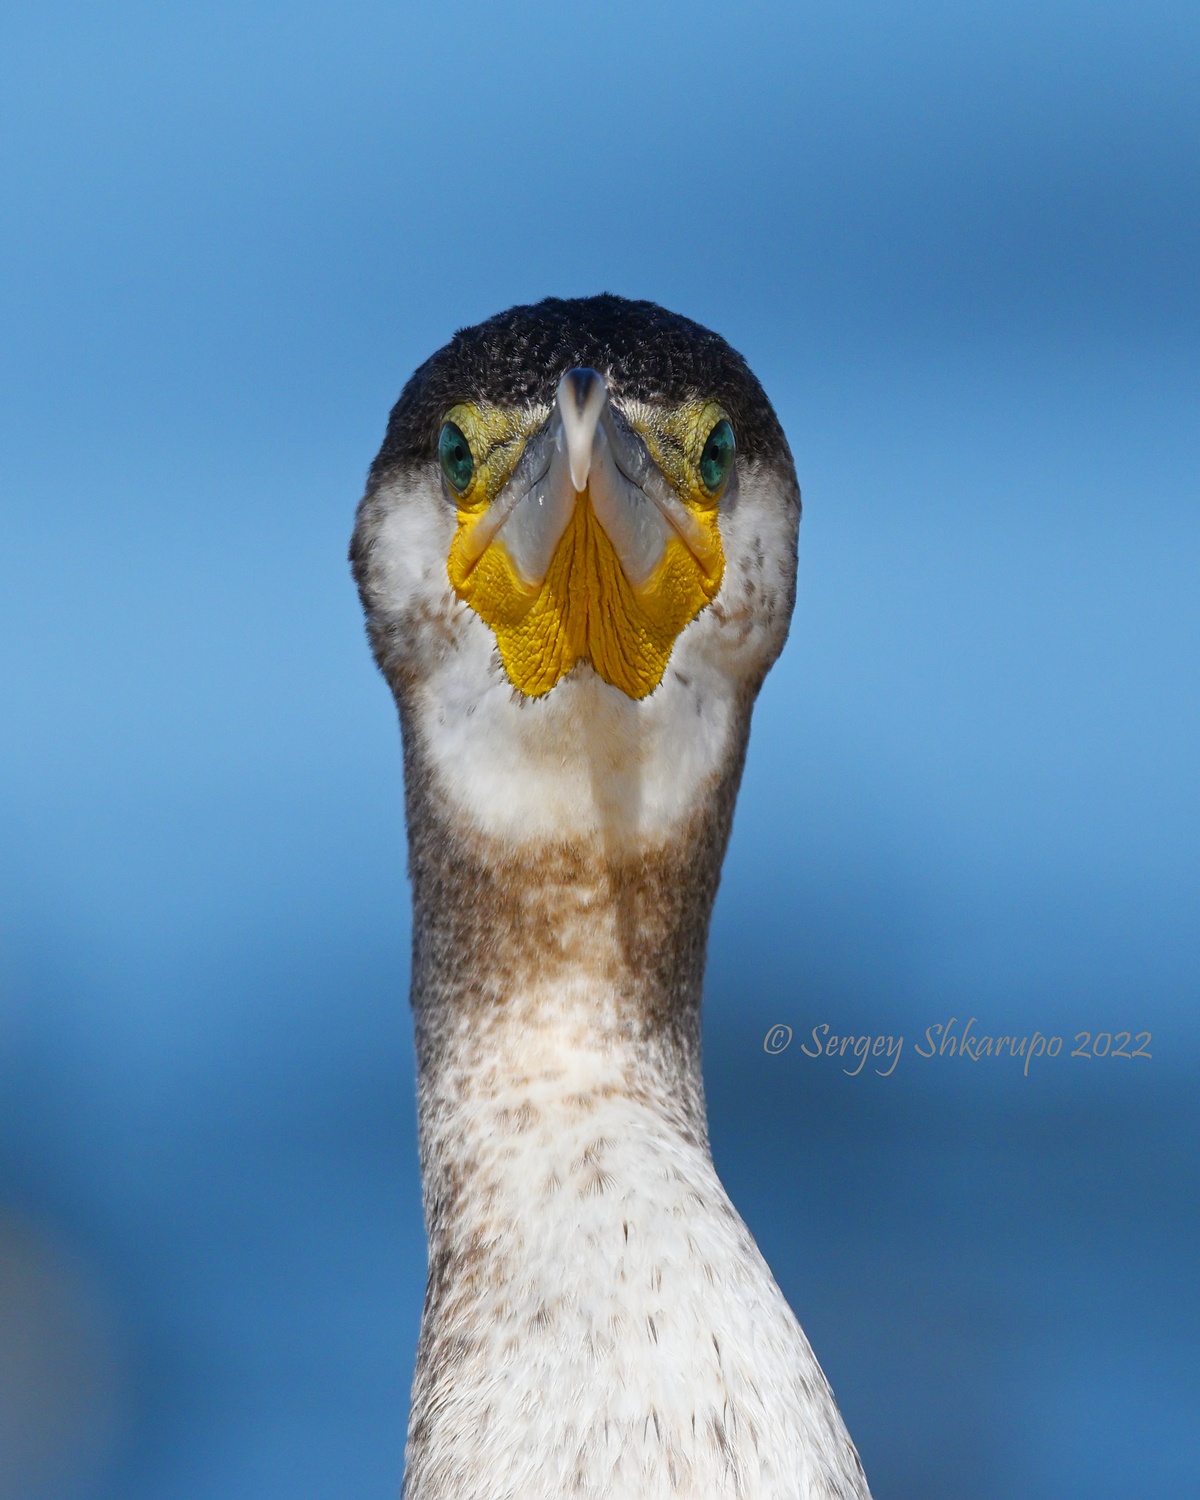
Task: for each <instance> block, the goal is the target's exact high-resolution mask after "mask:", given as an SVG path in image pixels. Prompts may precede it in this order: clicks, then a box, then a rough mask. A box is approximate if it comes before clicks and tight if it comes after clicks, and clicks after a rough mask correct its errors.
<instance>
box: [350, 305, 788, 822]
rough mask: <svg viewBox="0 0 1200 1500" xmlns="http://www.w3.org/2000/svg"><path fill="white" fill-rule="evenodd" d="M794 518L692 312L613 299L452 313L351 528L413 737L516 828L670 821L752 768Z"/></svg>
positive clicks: (745, 399)
mask: <svg viewBox="0 0 1200 1500" xmlns="http://www.w3.org/2000/svg"><path fill="white" fill-rule="evenodd" d="M799 515H800V495H799V490H798V487H797V484H796V478H795V472H794V469H793V466H792V459H791V454H790V452H789V451H788V446H787V441H786V439H785V437H784V435H783V431H782V429H781V427H780V425H779V422H778V420H777V418H776V416H775V413H774V411H773V410H772V408H771V405H770V403H769V402H768V400H767V398H766V396H765V394H764V393H763V390H762V388H761V386H760V385H759V383H758V381H757V380H756V379H755V377H754V376H753V375H752V374H751V372H750V370H749V369H748V367H747V366H746V364H745V362H744V361H743V360H742V359H741V357H740V356H739V355H737V354H736V353H735V352H734V351H733V350H732V349H731V348H730V347H729V345H728V344H727V343H726V342H725V341H724V340H723V339H721V338H720V337H718V336H717V335H716V334H714V333H711V332H709V331H708V330H707V329H704V328H702V327H700V326H699V325H698V324H696V323H693V322H691V321H689V320H688V319H685V318H682V317H679V316H677V315H675V314H672V313H669V312H667V311H665V310H664V309H663V308H660V307H657V306H655V305H654V304H652V303H648V302H629V301H625V300H624V299H621V298H618V297H613V296H601V297H592V298H583V299H578V300H573V301H561V300H557V299H548V300H546V301H544V302H541V303H538V304H536V305H535V306H531V307H516V308H512V309H510V310H509V311H508V312H506V313H502V314H500V315H499V316H497V317H495V318H492V319H490V320H489V321H488V322H486V323H482V324H480V325H478V326H477V327H474V328H468V329H464V330H462V331H460V332H459V333H458V334H456V335H455V337H454V338H453V339H452V340H451V341H450V343H449V344H448V345H446V347H445V348H444V349H442V350H440V351H439V352H438V353H437V354H435V355H433V357H432V358H431V359H429V360H428V361H426V363H425V364H424V365H422V366H421V367H420V369H418V370H417V372H416V373H415V374H414V375H413V377H412V379H411V380H410V381H409V383H408V385H407V386H406V387H405V389H404V391H403V393H402V395H401V397H400V400H399V401H398V402H397V404H396V406H395V408H394V410H393V411H392V414H391V419H390V421H389V424H388V429H387V434H386V437H385V439H384V443H383V447H382V448H381V450H380V453H379V455H378V457H377V458H376V460H375V463H374V465H373V466H372V469H371V473H370V477H369V481H368V488H367V494H366V497H365V498H364V500H363V502H362V504H361V506H360V508H359V514H358V522H357V526H356V529H355V534H354V540H353V543H352V548H351V558H352V561H353V565H354V571H355V577H356V579H357V581H358V585H359V590H360V593H361V597H362V600H363V604H364V608H365V610H366V613H367V619H368V626H369V631H370V636H371V641H372V645H373V648H374V651H375V655H376V659H377V661H378V663H379V665H380V667H381V669H382V670H383V672H384V674H385V676H386V677H387V678H388V680H389V682H390V684H391V686H392V689H393V691H394V693H395V695H396V698H397V701H398V703H399V705H400V709H401V716H402V720H403V721H404V726H405V735H406V741H409V740H411V741H413V743H412V744H410V745H409V749H410V751H414V752H418V751H419V754H418V755H417V759H418V761H419V762H420V764H421V766H423V767H424V768H425V769H426V770H427V771H428V772H429V774H430V775H431V776H432V777H433V779H434V780H435V781H436V782H437V784H438V789H439V791H440V792H441V794H442V795H443V796H448V797H449V798H450V800H451V801H452V802H453V803H454V804H455V806H456V808H457V809H458V810H459V811H460V812H463V813H466V814H467V815H468V816H469V817H471V818H472V819H473V820H474V822H475V823H476V825H478V826H482V827H483V828H484V830H485V831H488V832H493V833H495V832H497V831H500V832H502V833H506V834H507V836H508V837H509V839H510V841H511V839H512V838H514V837H515V838H517V839H518V840H519V838H520V836H521V834H522V832H525V833H528V834H529V835H530V836H546V837H559V836H561V835H563V834H569V833H572V832H580V831H587V830H588V829H594V828H595V827H598V826H601V825H605V824H608V825H612V824H613V823H614V821H615V824H616V825H619V826H620V827H621V828H623V829H624V830H625V831H626V832H641V833H643V834H649V835H650V836H651V837H653V835H654V833H655V830H656V829H657V830H658V831H659V832H662V827H661V826H660V825H663V826H665V824H670V823H671V822H672V821H677V820H678V818H679V817H680V816H684V815H685V814H686V811H687V807H686V803H687V795H686V794H687V793H688V792H695V791H698V790H700V791H702V790H703V789H704V787H705V786H707V787H708V788H709V789H711V785H712V781H713V777H714V775H716V774H717V773H718V771H719V769H720V766H721V764H722V763H723V762H725V761H728V760H729V758H730V756H731V755H732V756H734V758H735V759H736V762H737V767H738V768H739V769H740V763H741V751H742V750H743V749H744V742H745V732H746V729H747V727H748V719H749V710H750V706H751V704H752V703H753V699H754V697H755V695H756V693H757V691H758V688H759V686H760V684H761V682H762V679H763V676H764V675H765V673H766V671H767V669H768V668H769V666H770V665H771V663H772V662H773V661H774V659H775V657H776V656H777V655H778V653H779V651H780V649H781V648H782V645H783V641H784V639H785V637H786V634H787V628H788V622H789V619H790V615H791V609H792V602H793V597H794V585H795V564H796V528H797V524H798V521H799ZM739 734H740V740H739ZM672 782H673V783H674V784H675V790H674V792H671V791H670V790H669V784H670V783H672ZM534 804H536V805H534Z"/></svg>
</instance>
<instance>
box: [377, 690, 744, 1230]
mask: <svg viewBox="0 0 1200 1500" xmlns="http://www.w3.org/2000/svg"><path fill="white" fill-rule="evenodd" d="M749 708H750V705H749V704H747V705H746V712H745V718H744V726H743V733H742V735H741V737H740V745H738V744H735V745H734V746H733V747H731V748H732V753H731V755H730V757H729V760H728V762H727V765H726V768H725V774H724V776H723V777H722V778H721V780H720V781H719V782H717V783H716V784H715V785H714V787H713V788H712V791H711V794H710V795H709V796H708V797H707V798H706V799H704V801H703V802H702V803H701V804H700V805H699V806H698V808H697V809H696V811H695V813H694V815H693V816H692V817H691V818H690V820H689V821H688V822H687V824H686V825H685V826H684V827H683V828H681V829H680V830H678V832H677V833H676V835H675V836H674V837H672V838H671V839H670V840H668V841H667V842H665V843H661V844H655V845H653V846H648V847H643V848H641V849H638V850H632V849H630V848H629V847H627V846H624V845H623V844H621V843H620V842H618V841H610V840H606V839H605V838H604V837H603V836H602V835H595V836H592V837H590V838H576V839H574V840H573V841H565V842H560V843H551V842H544V843H539V844H536V845H532V846H525V847H523V848H520V849H517V850H513V849H507V848H505V846H504V845H503V844H501V843H499V842H498V841H496V840H494V839H491V838H489V837H487V836H486V835H483V834H480V833H478V832H475V831H472V830H470V829H469V828H465V827H464V826H463V825H462V823H461V821H459V820H456V819H455V818H454V817H453V815H452V814H450V813H448V811H447V809H446V808H445V806H444V805H443V804H442V802H441V799H440V798H439V796H438V795H437V792H436V789H435V783H434V781H433V778H432V777H431V776H430V774H429V768H428V766H427V765H426V764H425V762H424V757H423V754H422V749H421V744H420V739H419V735H418V734H417V733H416V732H415V731H414V729H413V728H412V727H411V724H410V723H409V722H408V719H409V716H408V715H407V714H404V715H402V720H403V721H405V784H406V791H407V814H408V817H407V821H408V829H409V870H410V876H411V879H412V884H413V980H412V1001H413V1008H414V1019H415V1022H416V1039H417V1059H418V1068H419V1072H420V1079H421V1102H422V1116H423V1119H422V1127H423V1135H424V1136H427V1135H428V1131H427V1130H426V1128H425V1127H426V1124H427V1121H426V1119H425V1116H426V1114H427V1106H431V1105H432V1104H433V1101H434V1100H435V1099H436V1098H440V1097H441V1095H442V1092H443V1085H444V1084H445V1082H446V1079H445V1076H444V1075H445V1074H446V1073H447V1071H448V1070H455V1072H456V1076H457V1083H456V1084H455V1088H456V1089H462V1088H474V1087H478V1088H481V1089H489V1088H494V1087H495V1086H496V1083H497V1080H498V1079H499V1078H500V1077H501V1075H504V1077H505V1081H506V1083H509V1084H511V1083H513V1082H516V1083H517V1084H518V1085H519V1083H520V1081H521V1079H522V1077H523V1076H525V1074H526V1073H527V1072H528V1070H529V1064H530V1049H531V1038H533V1037H535V1036H540V1037H541V1038H543V1039H546V1038H548V1037H552V1036H554V1034H555V1024H556V1023H555V1019H554V1018H555V1016H559V1017H561V1015H562V1011H563V998H562V997H563V995H564V994H568V995H570V996H571V997H572V1001H571V1019H570V1033H571V1034H570V1037H569V1039H565V1045H566V1046H567V1048H568V1049H569V1050H577V1051H578V1052H580V1053H590V1054H592V1055H594V1056H596V1057H602V1058H605V1059H607V1060H608V1063H609V1064H611V1065H612V1075H611V1078H610V1085H611V1086H612V1087H620V1088H624V1089H626V1090H627V1091H628V1092H629V1093H630V1095H638V1096H640V1097H641V1098H642V1099H643V1100H644V1101H646V1102H647V1103H650V1104H652V1105H653V1106H654V1107H655V1108H660V1109H661V1110H662V1111H663V1112H664V1114H666V1115H667V1116H669V1117H670V1118H671V1119H672V1120H673V1121H674V1122H675V1124H676V1125H677V1126H678V1128H679V1129H681V1130H682V1131H683V1132H684V1133H685V1134H686V1135H687V1136H688V1138H689V1139H692V1140H695V1141H697V1142H702V1141H703V1140H705V1138H706V1128H705V1119H704V1104H703V1090H702V1084H701V1076H700V1014H699V1013H700V998H701V987H702V983H703V977H704V962H705V950H706V945H707V940H708V927H709V920H710V917H711V914H712V907H713V901H714V899H715V896H716V892H717V885H718V882H719V879H720V869H721V862H722V859H723V856H724V852H725V846H726V843H727V841H728V837H729V830H730V824H731V820H732V813H733V806H734V801H735V798H736V794H737V784H738V781H739V780H740V777H741V770H742V762H743V760H744V754H745V744H746V737H747V734H748V730H749ZM428 1165H429V1167H430V1169H431V1171H436V1165H435V1163H434V1162H432V1161H429V1162H428ZM430 1187H432V1184H427V1189H428V1188H430ZM432 1196H433V1199H434V1200H436V1199H437V1197H438V1196H439V1195H438V1193H437V1191H436V1190H434V1191H433V1195H432ZM431 1206H432V1205H431ZM440 1218H441V1215H440V1213H434V1214H432V1215H431V1223H430V1228H431V1232H436V1227H437V1223H438V1221H439V1220H440Z"/></svg>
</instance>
